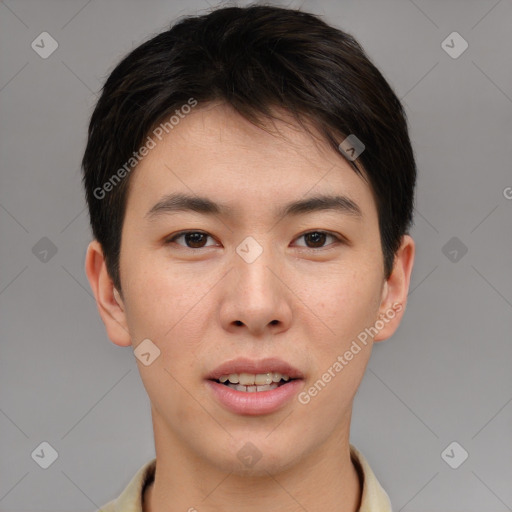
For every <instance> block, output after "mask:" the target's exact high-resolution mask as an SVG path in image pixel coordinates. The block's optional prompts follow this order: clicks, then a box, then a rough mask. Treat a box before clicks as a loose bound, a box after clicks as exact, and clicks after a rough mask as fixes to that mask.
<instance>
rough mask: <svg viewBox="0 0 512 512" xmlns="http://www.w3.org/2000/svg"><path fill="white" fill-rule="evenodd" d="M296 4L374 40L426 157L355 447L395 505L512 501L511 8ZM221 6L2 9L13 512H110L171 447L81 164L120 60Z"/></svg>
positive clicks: (4, 435)
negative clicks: (48, 51)
mask: <svg viewBox="0 0 512 512" xmlns="http://www.w3.org/2000/svg"><path fill="white" fill-rule="evenodd" d="M283 5H289V6H292V7H300V6H302V7H303V9H304V10H310V11H312V12H315V13H318V14H321V15H323V16H325V18H326V20H327V21H328V22H331V23H333V24H335V25H336V26H338V27H339V28H342V29H344V30H347V31H348V32H350V33H352V34H353V35H354V36H355V37H356V38H357V39H358V40H359V41H360V43H361V44H362V45H363V47H364V48H365V49H366V51H367V52H368V54H369V56H370V57H371V58H372V59H373V60H374V62H375V63H376V65H377V66H378V67H379V69H380V70H381V71H382V73H383V74H384V76H385V77H386V78H387V79H388V80H389V82H390V83H391V85H392V86H393V87H394V89H395V90H396V92H397V94H398V96H399V97H400V98H401V99H402V100H403V102H404V104H405V106H406V110H407V114H408V116H409V122H410V130H411V137H412V141H413V145H414V149H415V153H416V157H417V163H418V167H419V182H418V189H417V207H416V212H415V225H414V229H413V231H412V235H413V237H414V238H415V240H416V243H417V256H416V263H415V267H414V271H413V275H412V283H411V291H410V296H409V304H408V308H407V313H406V315H405V319H404V321H403V323H402V325H401V326H400V328H399V330H398V332H397V333H396V335H395V336H394V337H393V338H392V339H391V340H388V341H386V342H384V343H380V344H377V345H376V346H375V348H374V353H373V356H372V359H371V361H370V364H369V368H368V371H367V374H366V376H365V378H364V380H363V383H362V385H361V388H360V389H359V391H358V395H357V397H356V403H355V407H354V416H353V423H352V436H351V442H352V443H353V444H355V446H356V447H358V448H359V449H360V450H361V451H362V452H363V454H364V455H365V456H366V457H367V459H368V460H369V462H370V464H371V466H372V468H373V469H374V471H375V473H376V474H377V477H378V478H379V480H380V482H381V483H382V485H383V487H384V488H385V489H386V490H387V492H388V493H389V495H390V498H391V501H392V503H393V509H394V510H395V511H400V510H403V511H407V512H413V511H416V512H420V511H432V510H435V511H439V512H444V511H462V510H464V511H466V512H477V511H478V512H480V511H483V510H485V511H488V512H492V511H495V512H498V511H506V510H512V485H511V483H512V428H511V427H512V403H511V402H512V372H511V370H510V369H511V361H512V357H511V356H512V347H511V343H510V333H511V330H512V315H511V312H512V311H511V307H512V271H511V270H512V269H511V266H512V265H511V262H512V258H511V255H512V240H511V234H512V229H511V227H512V226H511V225H512V200H511V198H512V189H511V188H507V187H512V172H511V161H512V149H511V148H512V62H511V51H512V30H511V28H512V2H511V0H501V1H496V0H486V1H478V2H477V1H454V0H451V1H445V2H440V1H420V0H415V1H414V2H413V1H412V0H385V1H377V0H372V1H370V0H366V1H348V0H347V1H345V0H343V1H339V2H334V1H303V2H301V3H300V2H291V3H286V4H283ZM208 9H209V5H208V4H207V3H204V2H201V1H199V0H197V1H194V2H190V1H189V2H185V1H172V2H171V1H146V2H141V1H139V2H135V1H120V0H116V1H113V0H109V1H101V2H100V1H98V0H93V1H89V2H88V1H86V0H80V1H78V0H77V1H66V2H64V1H46V0H44V1H42V0H37V1H35V0H31V1H23V0H17V1H15V0H9V1H4V2H1V3H0V65H1V67H0V69H1V74H0V120H1V122H0V126H1V129H0V130H1V161H0V165H1V189H0V228H1V233H2V244H1V246H0V262H1V267H0V307H1V318H2V320H1V350H2V352H1V358H0V434H1V435H0V443H1V445H0V453H1V455H0V510H2V511H16V512H19V511H22V510H26V511H29V510H30V511H46V510H47V511H49V510H52V511H90V510H93V509H95V508H97V507H99V506H101V505H102V504H104V503H106V502H107V501H109V500H110V499H112V498H114V497H116V496H118V494H119V493H120V492H121V491H122V489H124V487H125V486H126V484H127V483H128V481H129V480H130V479H131V478H132V476H133V475H134V473H135V472H136V470H137V469H138V468H139V467H140V466H141V465H142V464H143V463H144V462H146V461H147V460H149V459H150V458H152V457H153V456H154V447H153V434H152V428H151V418H150V407H149V400H148V398H147V395H146V393H145V390H144V388H143V386H142V383H141V381H140V378H139V374H138V371H137V367H136V363H135V359H134V357H133V354H132V352H131V350H130V349H129V348H125V349H121V348H119V347H117V346H115V345H113V344H112V343H111V342H110V341H109V340H108V338H107V336H106V333H105V330H104V326H103V324H102V322H101V320H100V317H99V315H98V313H97V310H96V304H95V302H94V300H93V298H92V294H91V291H90V288H89V284H88V281H87V278H86V275H85V272H84V256H85V250H86V246H87V243H88V242H89V240H90V236H91V235H90V231H89V226H88V218H87V212H86V210H85V202H84V198H83V192H82V188H81V181H80V159H81V156H82V153H83V150H84V147H85V141H86V129H87V123H88V120H89V116H90V113H91V111H92V108H93V105H94V102H95V100H96V94H97V92H98V91H99V89H100V87H101V86H102V84H103V82H104V80H105V79H106V77H107V76H108V74H109V73H110V71H112V69H113V67H114V65H115V64H116V63H117V62H118V60H119V59H120V58H121V57H122V56H123V55H124V54H126V53H127V52H128V51H129V50H130V49H131V48H132V47H133V46H135V45H138V44H139V43H140V42H142V41H143V40H145V39H147V38H149V37H151V36H152V35H154V34H156V33H157V32H160V31H161V30H163V29H165V28H166V27H167V26H168V24H169V23H170V22H171V21H172V20H173V19H175V18H176V17H177V16H181V15H184V14H194V13H203V12H206V10H208ZM43 31H47V32H49V33H50V34H51V36H52V37H53V38H54V39H55V40H56V41H57V42H58V45H59V46H58V48H57V50H56V51H55V52H54V53H53V54H52V55H51V56H50V57H48V58H47V59H43V58H41V57H40V56H39V55H38V53H36V51H34V50H33V49H32V47H31V43H32V41H34V40H35V39H36V38H37V37H38V36H39V34H41V33H42V32H43ZM453 31H457V32H458V33H460V35H461V36H462V37H463V38H464V39H465V40H466V41H467V42H468V44H469V47H468V49H467V50H466V51H465V52H464V53H462V54H461V55H460V56H459V57H458V58H452V57H451V56H450V55H449V54H448V53H447V52H446V51H445V49H444V48H443V47H442V44H441V43H442V42H443V41H444V40H445V39H446V38H447V36H448V35H449V34H451V33H452V32H453ZM448 41H449V42H448V43H447V44H449V45H450V46H453V47H454V48H453V49H452V51H456V50H458V49H459V48H461V46H460V41H455V42H454V43H452V42H451V41H450V39H449V40H448ZM43 237H47V238H48V239H49V240H51V242H52V243H53V244H54V246H55V248H56V249H57V252H56V253H55V254H52V252H51V250H50V252H48V253H46V254H45V253H43V250H44V249H45V248H46V249H48V247H49V243H48V241H47V240H43V241H42V242H39V241H40V239H41V238H43ZM453 237H456V239H455V240H452V241H451V242H450V243H449V245H448V246H446V247H445V244H447V243H448V242H449V241H450V240H451V239H452V238H453ZM38 242H39V245H36V244H37V243H38ZM34 246H36V248H35V249H33V247H34ZM464 248H467V253H465V254H463V253H464V250H465V249H464ZM454 251H455V252H454ZM461 255H462V257H461ZM43 441H46V442H48V443H49V444H50V445H51V446H53V447H54V449H55V450H56V451H57V452H58V458H57V460H56V461H55V462H54V463H53V464H52V465H51V466H50V467H49V468H48V469H42V468H41V467H39V465H38V464H36V462H35V461H34V460H33V458H32V457H31V454H32V452H33V451H34V450H35V449H36V448H37V447H38V446H39V445H40V443H41V442H43ZM453 441H456V442H458V443H459V445H461V446H462V447H463V449H465V450H466V451H467V452H468V454H469V457H468V458H467V460H465V462H464V463H463V464H462V465H460V466H459V467H458V468H457V469H452V468H451V467H450V466H449V465H448V464H447V463H446V462H445V460H443V458H442V456H441V454H442V452H443V451H444V450H445V448H446V447H448V445H449V444H450V443H452V442H453ZM448 453H449V455H450V461H451V462H452V464H453V463H454V461H455V462H457V461H458V460H459V461H460V454H461V453H462V452H461V449H460V448H456V449H455V450H454V451H453V452H451V451H450V450H448ZM310 512H316V511H310Z"/></svg>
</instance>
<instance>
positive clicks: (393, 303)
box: [373, 235, 415, 341]
mask: <svg viewBox="0 0 512 512" xmlns="http://www.w3.org/2000/svg"><path fill="white" fill-rule="evenodd" d="M414 253H415V246H414V240H413V239H412V238H411V237H410V236H409V235H404V236H403V237H402V243H401V245H400V248H399V249H398V251H397V252H396V254H395V261H394V264H393V271H392V272H391V275H390V276H389V278H388V279H387V280H386V281H385V282H384V285H383V287H382V297H381V303H380V306H379V318H378V319H377V321H376V325H378V326H379V325H380V326H382V324H384V326H383V327H382V329H379V331H378V333H377V334H376V335H375V337H374V338H373V341H383V340H386V339H388V338H389V337H391V336H392V335H393V334H394V332H395V331H396V330H397V329H398V326H399V325H400V322H401V320H402V316H403V314H404V312H405V307H406V305H407V294H408V293H409V283H410V280H411V272H412V267H413V264H414ZM379 320H380V322H379ZM377 322H379V323H377Z"/></svg>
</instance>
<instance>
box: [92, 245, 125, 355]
mask: <svg viewBox="0 0 512 512" xmlns="http://www.w3.org/2000/svg"><path fill="white" fill-rule="evenodd" d="M85 273H86V274H87V278H88V279H89V283H90V285H91V288H92V291H93V293H94V297H95V299H96V305H97V306H98V311H99V313H100V316H101V319H102V320H103V323H104V324H105V328H106V329H107V335H108V337H109V338H110V341H112V343H115V344H116V345H119V346H122V347H127V346H129V345H131V339H130V334H129V332H128V324H127V322H126V314H125V307H124V304H123V301H122V299H121V297H120V295H119V293H118V292H117V290H115V288H114V283H113V281H112V280H111V279H110V276H109V275H108V271H107V266H106V263H105V258H104V256H103V250H102V248H101V245H100V243H99V242H98V241H97V240H93V241H92V242H91V243H90V244H89V246H88V247H87V254H86V256H85Z"/></svg>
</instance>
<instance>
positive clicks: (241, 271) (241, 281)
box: [220, 246, 293, 336]
mask: <svg viewBox="0 0 512 512" xmlns="http://www.w3.org/2000/svg"><path fill="white" fill-rule="evenodd" d="M252 249H254V248H252ZM261 249H262V250H261V254H259V255H258V256H257V257H256V259H254V260H252V258H247V257H245V255H244V253H243V251H239V252H234V254H233V257H232V267H231V272H229V273H228V274H227V276H226V277H225V279H224V280H223V281H224V282H223V288H222V296H221V308H220V317H221V323H222V327H223V328H224V329H225V330H227V331H231V332H239V331H240V330H242V329H246V330H247V331H248V333H250V334H252V335H254V336H261V335H265V334H268V333H272V334H277V333H278V332H281V331H284V330H286V329H288V328H289V326H290V323H291V319H292V305H291V301H292V297H293V293H292V291H291V288H292V287H291V286H290V284H289V283H286V279H287V277H286V276H285V275H284V272H283V270H284V265H283V263H284V262H281V261H279V260H278V256H277V255H275V254H273V253H272V251H271V249H270V248H269V247H268V246H265V247H263V246H261ZM288 279H289V278H288Z"/></svg>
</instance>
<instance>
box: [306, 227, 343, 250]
mask: <svg viewBox="0 0 512 512" xmlns="http://www.w3.org/2000/svg"><path fill="white" fill-rule="evenodd" d="M329 237H330V238H333V239H334V240H336V241H338V242H340V241H341V240H340V239H339V238H338V237H336V236H335V235H332V234H331V233H327V232H326V231H310V232H309V233H304V234H303V235H301V236H300V237H299V238H298V239H300V238H303V239H304V240H305V241H306V247H307V248H308V249H319V248H320V249H321V248H323V247H325V246H324V244H325V242H326V239H327V238H329Z"/></svg>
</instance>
